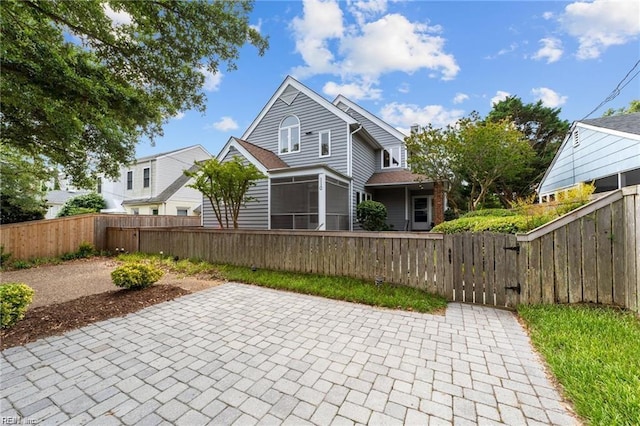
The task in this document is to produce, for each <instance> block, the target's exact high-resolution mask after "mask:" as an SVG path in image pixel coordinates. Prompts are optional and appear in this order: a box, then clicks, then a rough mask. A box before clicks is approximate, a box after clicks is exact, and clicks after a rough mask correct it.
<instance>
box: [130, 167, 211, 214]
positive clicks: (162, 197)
mask: <svg viewBox="0 0 640 426" xmlns="http://www.w3.org/2000/svg"><path fill="white" fill-rule="evenodd" d="M198 168H200V166H199V165H198V164H194V165H193V166H191V167H190V168H188V169H187V170H188V171H190V172H195V171H196V170H198ZM189 179H191V178H190V177H189V176H186V175H185V174H182V175H180V177H178V179H176V180H174V181H173V182H172V183H171V185H169V186H167V187H166V188H165V190H164V191H162V192H161V193H160V194H158V195H156V196H155V197H149V198H136V199H135V200H125V201H123V202H122V204H140V203H145V204H147V203H148V204H156V203H164V202H165V201H167V200H168V199H169V198H171V196H172V195H173V194H175V193H176V192H177V191H178V190H179V189H180V188H182V187H183V186H184V185H185V184H186V183H187V182H188V181H189Z"/></svg>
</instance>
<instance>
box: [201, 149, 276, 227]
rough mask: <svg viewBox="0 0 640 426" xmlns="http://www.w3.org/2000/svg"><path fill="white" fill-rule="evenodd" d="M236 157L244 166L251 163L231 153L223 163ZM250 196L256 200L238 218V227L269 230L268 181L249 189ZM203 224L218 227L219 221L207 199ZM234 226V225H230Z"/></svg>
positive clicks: (235, 153) (203, 202)
mask: <svg viewBox="0 0 640 426" xmlns="http://www.w3.org/2000/svg"><path fill="white" fill-rule="evenodd" d="M234 156H239V157H240V158H242V160H243V163H244V164H248V163H249V161H248V160H247V159H246V158H244V157H242V156H241V155H240V154H238V153H237V152H233V153H232V152H229V154H227V156H226V157H225V158H223V159H222V162H225V161H229V160H231V159H232V158H233V157H234ZM248 195H249V196H250V197H253V198H254V200H253V201H250V202H249V203H247V204H246V205H245V206H244V207H243V208H242V209H241V210H240V215H239V216H238V227H240V228H242V229H267V228H268V226H269V222H268V214H269V184H268V179H262V180H260V181H258V182H257V183H256V185H255V186H253V187H252V188H251V189H249V193H248ZM223 220H224V219H223ZM202 224H203V225H204V226H205V227H214V228H217V227H218V220H217V219H216V215H215V214H214V213H213V208H212V207H211V203H210V202H209V200H208V199H207V198H205V197H203V200H202ZM230 226H232V225H230Z"/></svg>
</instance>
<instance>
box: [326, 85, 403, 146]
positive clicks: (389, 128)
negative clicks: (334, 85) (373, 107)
mask: <svg viewBox="0 0 640 426" xmlns="http://www.w3.org/2000/svg"><path fill="white" fill-rule="evenodd" d="M340 102H342V103H343V104H345V105H347V106H348V107H349V109H353V110H355V111H356V112H358V113H359V114H360V115H362V116H364V117H366V118H367V119H368V120H370V121H372V122H373V123H375V124H376V125H377V126H378V127H380V128H382V129H384V130H385V131H386V132H387V133H389V134H391V135H392V136H394V137H396V138H397V139H399V140H401V141H402V142H404V138H406V137H407V135H405V134H404V133H402V132H401V131H400V130H398V129H396V128H395V127H393V126H392V125H390V124H389V123H387V122H386V121H383V120H382V119H380V118H379V117H376V116H375V115H373V114H372V113H370V112H369V111H367V110H366V109H364V108H362V107H361V106H360V105H358V104H356V103H355V102H353V101H351V100H349V99H347V98H345V97H344V96H343V95H338V97H337V98H335V99H334V101H333V104H334V105H336V106H337V105H338V104H339V103H340Z"/></svg>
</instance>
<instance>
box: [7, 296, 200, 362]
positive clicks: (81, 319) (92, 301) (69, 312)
mask: <svg viewBox="0 0 640 426" xmlns="http://www.w3.org/2000/svg"><path fill="white" fill-rule="evenodd" d="M190 293H191V292H190V291H188V290H185V289H183V288H180V287H175V286H172V285H154V286H151V287H148V288H145V289H143V290H115V291H108V292H105V293H99V294H93V295H90V296H84V297H80V298H78V299H74V300H70V301H68V302H63V303H58V304H55V305H49V306H41V307H38V308H33V309H29V310H28V311H27V314H26V315H25V317H24V319H22V320H20V321H18V322H17V323H16V324H15V325H14V326H13V327H11V328H9V329H3V330H1V331H0V350H4V349H7V348H11V347H13V346H21V345H24V344H26V343H29V342H33V341H35V340H38V339H41V338H43V337H49V336H54V335H58V334H62V333H64V332H66V331H69V330H73V329H76V328H79V327H83V326H85V325H88V324H92V323H94V322H98V321H102V320H106V319H109V318H115V317H121V316H124V315H126V314H130V313H132V312H136V311H139V310H140V309H143V308H146V307H147V306H151V305H155V304H157V303H162V302H166V301H169V300H173V299H175V298H176V297H180V296H184V295H187V294H190Z"/></svg>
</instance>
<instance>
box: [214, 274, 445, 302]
mask: <svg viewBox="0 0 640 426" xmlns="http://www.w3.org/2000/svg"><path fill="white" fill-rule="evenodd" d="M218 269H219V271H220V274H221V275H222V276H223V277H225V278H226V279H227V280H229V281H237V282H244V283H248V284H256V285H260V286H263V287H269V288H275V289H281V290H288V291H294V292H296V293H303V294H313V295H316V296H321V297H326V298H329V299H336V300H345V301H347V302H355V303H363V304H365V305H371V306H382V307H386V308H392V309H404V310H409V311H416V312H434V311H438V310H440V309H444V308H445V307H446V306H447V302H446V301H445V299H444V298H442V297H440V296H436V295H433V294H430V293H427V292H425V291H422V290H418V289H415V288H411V287H404V286H394V285H391V284H386V283H385V284H382V285H380V286H377V285H376V284H375V283H373V282H368V281H364V280H359V279H355V278H348V277H330V276H324V275H311V274H300V273H293V272H280V271H269V270H263V269H258V270H257V271H255V272H254V271H252V270H251V268H246V267H241V266H231V265H222V266H218Z"/></svg>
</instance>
